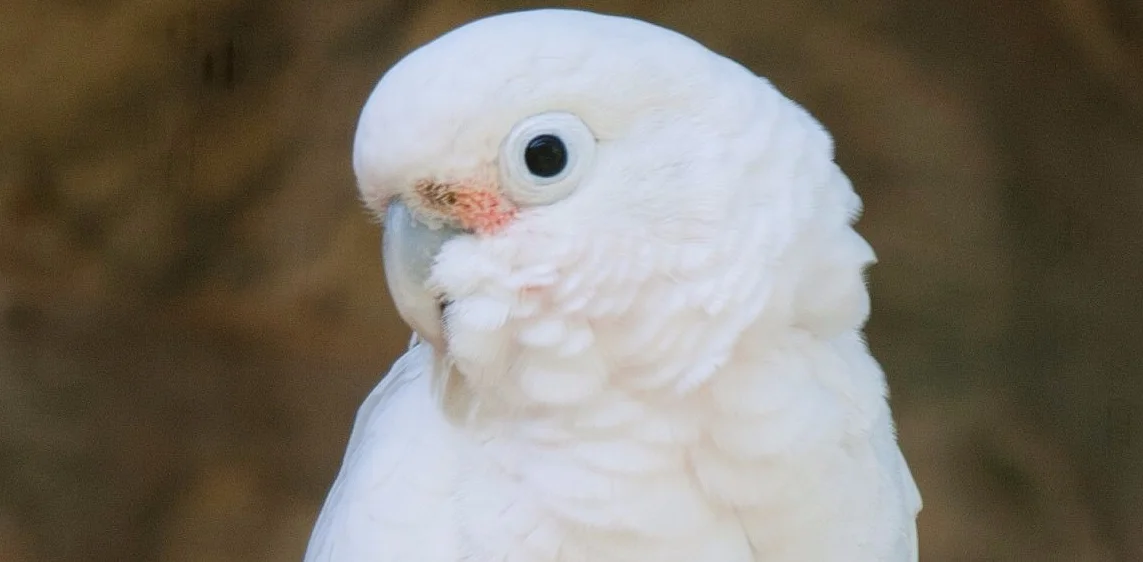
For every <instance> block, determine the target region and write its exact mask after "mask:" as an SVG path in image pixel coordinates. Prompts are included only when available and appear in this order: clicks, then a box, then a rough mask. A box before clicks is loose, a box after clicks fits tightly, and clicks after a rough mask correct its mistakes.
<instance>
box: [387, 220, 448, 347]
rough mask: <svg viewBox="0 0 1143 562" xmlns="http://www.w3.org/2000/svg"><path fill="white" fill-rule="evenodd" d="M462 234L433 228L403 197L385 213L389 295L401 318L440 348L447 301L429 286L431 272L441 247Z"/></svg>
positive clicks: (423, 337) (442, 342) (426, 339)
mask: <svg viewBox="0 0 1143 562" xmlns="http://www.w3.org/2000/svg"><path fill="white" fill-rule="evenodd" d="M458 234H461V231H459V230H456V229H453V228H449V227H447V226H442V227H439V228H430V227H429V226H427V225H425V224H424V223H422V222H421V221H419V220H417V218H416V217H415V216H414V215H413V213H411V212H410V211H409V208H408V207H406V206H405V204H404V203H403V202H401V201H400V200H399V199H398V200H394V201H393V202H392V203H390V204H389V209H388V210H387V211H386V213H385V234H384V240H383V242H382V260H383V261H384V263H385V279H386V281H387V282H388V285H389V295H390V296H392V297H393V302H394V303H395V304H396V305H397V313H398V314H399V315H400V316H401V319H402V320H404V321H405V323H406V324H408V325H409V327H411V328H412V329H413V332H415V333H416V334H417V336H419V337H420V338H421V339H423V340H425V341H427V342H429V344H431V345H432V346H433V348H435V349H437V350H443V349H444V326H443V324H442V315H441V313H442V310H443V306H444V302H443V300H442V295H439V294H437V293H436V292H435V291H433V290H431V289H430V287H429V286H428V282H429V274H430V273H431V270H432V267H433V264H434V263H435V262H436V259H437V254H438V253H439V252H440V249H441V247H442V246H444V243H445V242H447V241H449V240H450V239H451V238H453V237H454V236H456V235H458Z"/></svg>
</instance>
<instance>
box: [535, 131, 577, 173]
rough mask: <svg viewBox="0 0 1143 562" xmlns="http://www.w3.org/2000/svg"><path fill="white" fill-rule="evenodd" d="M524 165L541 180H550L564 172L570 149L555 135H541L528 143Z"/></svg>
mask: <svg viewBox="0 0 1143 562" xmlns="http://www.w3.org/2000/svg"><path fill="white" fill-rule="evenodd" d="M524 163H525V164H527V165H528V171H529V172H532V173H533V174H535V175H537V176H539V177H541V178H550V177H552V176H555V175H556V174H559V173H560V172H562V171H564V168H565V167H567V165H568V149H567V147H566V146H564V141H562V140H560V137H557V136H555V135H540V136H538V137H536V138H534V139H532V140H530V141H528V148H526V149H524Z"/></svg>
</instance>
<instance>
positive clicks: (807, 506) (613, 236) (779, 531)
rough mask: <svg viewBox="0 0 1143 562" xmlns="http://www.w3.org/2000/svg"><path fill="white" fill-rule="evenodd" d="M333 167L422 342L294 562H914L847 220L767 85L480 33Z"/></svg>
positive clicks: (551, 24)
mask: <svg viewBox="0 0 1143 562" xmlns="http://www.w3.org/2000/svg"><path fill="white" fill-rule="evenodd" d="M545 135H548V136H549V137H555V138H556V139H557V140H558V144H559V146H562V147H563V150H562V152H560V151H559V150H555V151H553V149H552V148H551V142H552V141H551V139H550V138H547V139H546V141H545V142H547V143H548V144H547V145H544V146H541V145H542V144H543V143H542V142H541V141H540V140H539V139H540V138H541V137H544V136H545ZM545 147H546V148H545ZM561 154H562V156H561ZM545 158H546V159H545ZM354 166H355V169H356V172H357V175H358V178H359V181H360V188H361V192H362V195H363V197H364V200H365V201H366V203H367V204H368V205H369V206H370V207H372V208H373V209H375V210H376V211H377V212H378V213H379V214H386V215H387V217H388V218H387V222H386V272H387V277H388V279H389V283H390V292H391V293H392V294H393V297H394V300H395V301H396V302H397V305H398V308H399V310H400V311H401V313H402V316H403V317H404V318H405V319H406V321H407V322H409V324H410V325H411V326H413V328H414V329H415V330H416V332H417V334H418V335H419V336H420V337H419V338H415V340H414V342H415V343H414V345H413V346H412V347H411V349H410V350H409V351H408V353H406V354H405V355H404V356H403V357H402V358H401V359H400V360H399V361H398V362H397V363H396V365H394V367H393V369H392V371H391V372H390V373H389V375H388V376H386V377H385V379H384V380H383V381H382V382H381V384H380V385H378V387H377V389H376V390H374V391H373V393H372V394H371V395H370V396H369V398H368V399H367V400H366V402H365V404H364V405H363V406H362V407H361V410H360V412H359V414H358V417H357V420H356V423H355V426H354V429H353V433H352V436H351V438H350V442H349V446H348V450H347V452H346V455H345V459H344V464H343V467H342V469H341V473H340V474H339V475H338V477H337V480H336V482H335V483H334V485H333V488H332V490H331V491H330V494H329V497H328V499H327V501H326V505H325V507H324V508H323V510H322V513H321V516H320V517H319V520H318V523H317V525H316V527H315V529H314V532H313V536H312V539H311V543H310V547H309V550H308V552H307V554H306V560H307V561H309V562H333V561H337V562H349V561H360V562H398V561H401V562H407V561H418V562H460V561H471V562H491V561H513V562H555V561H561V562H572V561H583V562H588V561H590V562H611V561H626V562H630V561H656V562H671V561H679V562H684V561H685V562H694V561H709V562H778V561H791V562H793V561H796V562H808V561H814V562H817V561H845V562H855V561H890V562H907V561H915V560H917V545H916V527H915V516H916V514H917V512H918V510H919V509H920V496H919V495H918V492H917V489H916V486H915V485H914V483H913V480H912V477H911V476H910V473H909V469H908V468H907V466H906V464H905V461H904V459H903V457H902V456H901V453H900V451H899V449H898V446H897V443H896V438H895V435H894V430H893V423H892V420H891V417H890V411H889V407H888V404H887V401H886V388H885V381H884V376H883V375H882V372H881V370H880V367H879V366H878V364H877V363H876V361H875V360H874V359H873V358H872V357H871V356H870V354H869V352H868V350H867V348H866V346H865V344H864V342H863V340H862V335H861V328H862V325H863V323H864V321H865V318H866V316H867V314H868V310H869V300H868V295H867V292H866V288H865V283H864V278H863V270H864V268H865V267H866V266H867V265H868V264H870V263H871V262H872V261H873V259H874V257H873V252H872V250H871V249H870V248H869V246H868V245H867V244H866V243H865V242H864V241H863V240H862V239H861V237H860V236H859V235H858V234H857V233H856V232H855V231H854V230H853V229H852V227H851V223H852V221H853V220H854V219H855V217H856V216H857V214H858V212H859V208H860V202H859V200H858V198H857V196H856V195H855V194H854V192H853V190H852V188H851V186H850V184H849V182H848V180H847V179H846V177H845V176H844V175H843V173H842V172H841V171H840V170H839V169H838V168H837V166H836V165H835V164H834V163H833V149H832V145H831V140H830V138H829V136H828V134H827V133H826V132H825V131H824V130H823V129H822V127H821V126H820V125H819V124H818V123H817V122H816V121H815V120H814V119H813V118H812V117H811V116H810V115H809V114H807V113H806V112H805V111H804V110H802V109H801V108H800V107H798V106H797V105H796V104H794V103H793V102H791V101H789V100H788V99H786V98H785V97H783V96H782V95H781V94H780V93H779V92H778V91H777V90H776V89H775V88H774V87H773V86H771V85H770V84H769V83H768V82H767V81H765V80H763V79H760V78H758V77H756V76H754V75H753V74H752V73H750V72H749V71H747V70H746V69H745V68H743V67H741V66H739V65H737V64H735V63H734V62H732V61H730V60H728V59H726V58H723V57H721V56H718V55H716V54H714V53H712V52H710V51H709V50H707V49H705V48H703V47H702V46H700V45H698V44H697V43H695V42H693V41H691V40H690V39H687V38H685V37H683V36H681V35H678V34H676V33H673V32H670V31H667V30H665V29H662V28H659V27H655V26H652V25H650V24H646V23H643V22H639V21H635V20H630V19H625V18H617V17H611V16H602V15H596V14H590V13H585V12H576V11H564V10H540V11H531V12H519V13H513V14H506V15H501V16H496V17H492V18H488V19H484V20H480V21H477V22H474V23H471V24H469V25H466V26H464V27H461V28H459V29H457V30H455V31H453V32H451V33H449V34H447V35H445V36H443V37H441V38H440V39H438V40H436V41H434V42H432V43H430V44H428V45H426V46H424V47H422V48H421V49H419V50H417V51H415V52H414V53H412V54H410V55H409V56H408V57H406V58H405V59H403V60H402V61H401V62H400V63H398V64H397V65H396V66H395V67H394V68H393V69H391V70H390V71H389V72H388V73H387V74H386V76H385V77H384V78H383V79H382V80H381V82H380V83H379V84H378V86H377V88H376V89H375V91H374V93H373V94H372V96H371V97H370V99H369V101H368V103H367V104H366V107H365V109H364V110H363V113H362V116H361V121H360V124H359V128H358V133H357V140H356V146H355V153H354ZM553 170H554V171H555V173H551V172H553ZM442 304H446V305H447V306H443V307H442ZM442 308H443V314H442V312H441V309H442Z"/></svg>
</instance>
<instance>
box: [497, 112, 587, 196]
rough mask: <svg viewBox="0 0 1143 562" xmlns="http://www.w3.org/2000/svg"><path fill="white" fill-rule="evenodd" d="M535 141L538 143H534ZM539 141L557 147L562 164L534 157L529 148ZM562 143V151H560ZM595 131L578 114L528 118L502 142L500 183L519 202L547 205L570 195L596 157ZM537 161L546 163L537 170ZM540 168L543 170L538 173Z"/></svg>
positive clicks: (534, 146) (557, 113)
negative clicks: (530, 159) (542, 167)
mask: <svg viewBox="0 0 1143 562" xmlns="http://www.w3.org/2000/svg"><path fill="white" fill-rule="evenodd" d="M534 141H535V142H534ZM536 143H540V144H543V145H545V147H546V148H549V149H550V148H551V147H553V146H554V147H555V150H556V151H557V155H559V156H560V157H561V158H562V159H561V160H559V162H562V167H561V166H559V165H554V164H553V160H552V159H553V158H555V157H556V156H553V155H549V157H548V160H547V161H546V162H545V161H543V160H537V159H535V154H533V159H532V161H531V164H532V165H531V166H530V165H529V157H528V151H529V149H530V147H531V148H532V149H533V150H535V148H536V147H537V146H538V145H537V144H536ZM561 145H562V154H558V151H559V149H560V148H561ZM595 145H596V138H595V134H594V133H592V132H591V129H589V128H588V127H587V124H586V123H584V122H583V121H582V120H581V119H580V118H579V117H576V116H575V115H572V114H571V113H566V112H562V111H556V112H550V113H541V114H539V115H533V116H531V117H528V118H526V119H524V120H522V121H520V122H519V123H517V124H516V126H514V127H512V130H511V131H509V132H508V136H507V137H505V138H504V142H503V143H502V144H501V145H500V185H501V186H502V188H503V189H504V190H505V192H506V194H507V195H508V196H509V197H510V198H511V199H512V200H513V201H515V202H516V203H517V204H519V205H545V204H548V203H554V202H556V201H559V200H560V199H563V198H564V197H567V196H568V195H569V194H571V192H572V191H574V190H575V188H576V186H577V185H579V182H580V180H581V179H583V175H584V173H585V172H586V171H587V170H588V169H589V168H590V167H591V163H592V161H593V160H594V157H595ZM537 162H540V163H541V165H545V164H546V165H547V166H548V167H547V168H546V169H540V170H537V169H536V168H537V166H536V164H537ZM537 171H540V172H542V173H536V172H537Z"/></svg>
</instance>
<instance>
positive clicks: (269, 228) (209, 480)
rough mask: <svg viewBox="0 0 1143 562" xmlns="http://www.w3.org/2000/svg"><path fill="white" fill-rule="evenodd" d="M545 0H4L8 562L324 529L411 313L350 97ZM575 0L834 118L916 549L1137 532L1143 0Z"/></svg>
mask: <svg viewBox="0 0 1143 562" xmlns="http://www.w3.org/2000/svg"><path fill="white" fill-rule="evenodd" d="M525 4H529V5H530V4H531V3H512V2H493V1H461V0H455V1H444V0H441V1H435V2H385V1H380V0H375V1H367V2H366V1H351V0H337V1H328V2H313V1H308V0H282V1H274V0H262V1H257V0H248V1H236V0H206V1H201V0H162V1H156V0H149V1H142V0H120V1H102V2H74V1H63V0H50V1H49V0H24V1H11V2H6V3H4V7H3V8H2V9H0V560H2V561H4V562H27V561H56V560H63V561H72V560H74V561H79V560H90V561H120V560H164V561H239V560H242V561H261V560H296V559H298V558H299V557H300V556H301V552H302V549H303V548H304V544H305V541H306V538H307V535H308V532H309V528H310V525H311V523H312V520H313V517H314V516H315V514H316V511H317V509H318V507H319V504H320V502H321V500H322V498H323V496H324V493H325V490H326V487H327V486H328V484H329V482H330V480H331V478H332V477H333V474H334V471H335V470H336V468H337V464H338V462H339V460H340V455H341V452H342V447H343V445H344V441H345V439H346V437H347V435H348V429H349V423H350V421H351V418H352V415H353V412H354V409H355V408H356V406H357V404H358V403H359V401H360V400H361V398H363V396H364V394H365V393H366V392H367V391H368V389H369V388H370V387H371V386H372V385H373V384H374V383H375V382H376V380H377V378H378V373H380V372H383V371H384V370H386V369H387V368H388V366H389V363H390V361H391V360H392V359H393V357H394V356H395V353H396V352H397V351H398V350H399V349H400V348H402V347H403V346H404V344H405V341H406V331H405V329H404V328H403V327H402V326H401V325H400V323H399V322H398V321H397V319H396V317H395V315H394V314H393V312H392V309H391V305H390V303H389V301H388V298H387V297H386V296H385V293H384V284H383V280H382V277H381V269H380V261H379V257H378V231H377V228H376V225H375V224H373V222H372V221H371V220H370V218H369V217H368V216H367V214H366V213H365V212H364V211H363V210H362V209H361V208H360V206H359V205H358V204H357V202H356V200H355V193H354V185H353V180H352V177H351V170H350V166H349V151H350V139H351V138H352V133H353V128H354V124H355V120H356V116H357V112H358V110H359V108H360V105H361V103H362V102H363V100H364V97H365V96H366V94H367V93H368V92H369V90H370V89H371V87H372V85H373V83H374V82H375V80H376V79H377V78H378V76H380V74H381V73H382V72H383V71H384V70H385V69H386V68H387V67H388V66H389V65H390V64H392V63H393V62H394V60H396V58H397V57H399V56H400V55H401V54H402V53H405V52H407V51H408V50H409V49H411V48H412V47H414V46H416V45H418V44H420V43H422V42H424V41H426V40H428V39H430V38H431V37H434V36H436V35H437V34H439V33H441V32H443V31H445V30H447V29H448V28H450V27H452V26H453V25H456V24H459V23H461V22H464V21H467V20H469V19H471V18H473V17H475V16H478V15H483V14H487V13H491V12H493V11H497V10H500V9H504V8H509V7H518V6H522V5H525ZM588 4H590V6H591V7H594V8H599V9H604V10H608V11H614V12H621V13H627V14H631V15H636V16H639V17H642V18H645V19H650V20H653V21H656V22H660V23H663V24H666V25H668V26H671V27H674V28H677V29H679V30H681V31H683V32H685V33H687V34H690V35H692V36H694V37H696V38H698V39H700V40H701V41H703V42H705V43H707V44H709V45H710V46H712V47H713V48H715V49H716V50H719V51H721V52H723V53H726V54H728V55H730V56H732V57H734V58H737V59H739V60H741V61H743V62H744V63H746V64H747V65H748V66H750V67H751V68H753V69H754V70H755V71H757V72H758V73H760V74H763V75H766V76H769V77H770V78H772V79H773V81H774V82H775V83H776V84H777V85H778V86H779V87H780V88H781V89H782V90H783V91H785V92H786V93H787V94H788V95H790V96H791V97H793V98H795V99H797V100H799V101H800V102H802V103H803V104H805V105H806V106H808V107H809V108H810V110H811V111H812V112H814V113H815V114H816V115H817V116H819V118H820V119H821V120H823V121H824V122H825V124H826V125H827V126H828V127H829V128H830V129H831V130H832V131H833V132H834V134H835V136H836V138H837V144H838V153H839V159H840V161H841V163H842V165H843V166H844V167H845V168H846V169H847V170H848V171H849V173H850V174H851V176H852V178H853V179H854V182H855V183H856V185H857V188H858V190H859V191H860V193H861V194H862V195H863V196H864V198H865V201H866V206H867V212H866V216H865V218H864V220H863V222H862V223H861V227H860V228H861V230H862V232H863V233H864V234H866V235H867V236H868V238H869V239H870V240H871V241H872V243H873V245H874V247H875V248H877V250H878V253H879V255H880V257H881V264H880V265H878V266H877V267H876V268H875V269H874V271H873V273H872V277H871V281H872V288H873V292H874V303H875V304H874V316H873V320H872V322H871V324H870V326H869V333H870V340H871V343H872V346H873V348H874V351H875V352H876V354H877V356H878V357H879V358H880V359H881V361H882V362H883V363H884V365H885V367H886V370H887V372H888V374H889V378H890V382H891V384H892V386H893V389H894V392H895V394H894V405H895V408H896V411H897V414H898V418H899V419H900V424H901V439H902V442H903V446H904V448H905V449H906V453H907V455H908V456H909V458H910V459H911V462H912V464H913V466H914V467H915V468H914V470H915V473H916V477H917V479H918V481H919V483H920V486H921V488H922V491H923V493H924V494H925V499H926V509H925V511H924V513H923V516H922V517H921V520H920V526H921V541H922V547H923V548H922V552H923V556H922V559H923V560H926V561H932V562H941V561H961V560H966V561H978V560H979V561H985V560H1021V561H1023V560H1027V561H1040V560H1053V561H1054V560H1060V561H1076V560H1083V561H1087V560H1108V561H1110V560H1119V561H1133V560H1143V378H1141V375H1143V368H1141V363H1143V361H1141V358H1143V352H1141V348H1143V329H1141V328H1143V302H1141V299H1140V297H1139V290H1138V287H1139V283H1140V281H1143V244H1141V241H1143V236H1141V234H1143V4H1141V3H1140V2H1137V1H1130V0H1123V1H1118V2H1117V1H1113V0H1054V1H1052V0H1045V1H1039V2H1027V1H1023V0H945V1H943V2H942V1H936V0H933V1H919V0H915V1H909V0H862V1H857V0H854V1H850V2H846V1H827V0H821V1H816V2H814V1H804V2H797V1H784V0H769V1H763V2H732V1H715V0H710V1H701V2H654V1H649V0H648V1H639V0H630V1H626V2H623V1H618V0H616V1H612V2H592V3H588ZM584 5H587V4H584ZM458 95H459V94H458Z"/></svg>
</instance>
